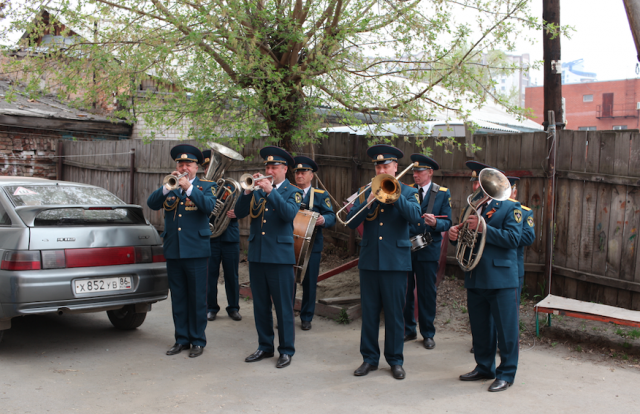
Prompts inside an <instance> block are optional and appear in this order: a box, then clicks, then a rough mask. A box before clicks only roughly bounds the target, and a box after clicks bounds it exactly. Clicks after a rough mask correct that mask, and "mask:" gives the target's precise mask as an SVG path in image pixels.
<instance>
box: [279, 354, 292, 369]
mask: <svg viewBox="0 0 640 414" xmlns="http://www.w3.org/2000/svg"><path fill="white" fill-rule="evenodd" d="M291 358H293V356H291V355H287V354H280V358H278V362H277V363H276V368H284V367H288V366H289V365H291Z"/></svg>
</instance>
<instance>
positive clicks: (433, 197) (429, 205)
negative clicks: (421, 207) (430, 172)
mask: <svg viewBox="0 0 640 414" xmlns="http://www.w3.org/2000/svg"><path fill="white" fill-rule="evenodd" d="M438 191H440V186H439V185H438V184H436V183H431V189H430V190H429V192H430V193H431V196H430V197H429V202H428V203H427V214H431V212H432V211H433V205H434V204H435V201H436V195H437V194H438Z"/></svg>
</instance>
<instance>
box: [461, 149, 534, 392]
mask: <svg viewBox="0 0 640 414" xmlns="http://www.w3.org/2000/svg"><path fill="white" fill-rule="evenodd" d="M467 166H468V167H469V168H470V169H472V170H473V176H472V180H474V178H475V180H478V179H479V178H482V174H484V173H481V171H482V170H483V169H485V168H489V167H488V166H487V165H485V164H482V163H479V162H476V161H468V162H467ZM489 172H490V173H491V174H493V176H494V177H499V179H500V183H499V186H498V185H495V184H496V183H490V184H492V185H490V186H487V184H488V183H484V184H483V182H482V180H481V179H480V181H479V185H477V187H482V189H484V190H483V191H485V192H486V190H487V188H489V187H491V188H497V187H500V188H501V191H502V192H503V193H504V192H505V191H506V193H505V194H506V196H504V198H503V199H504V200H505V201H497V200H494V199H489V201H488V202H487V203H486V204H483V205H479V206H477V207H476V214H477V215H476V214H470V215H469V216H468V219H467V220H466V222H467V223H468V231H471V232H473V231H475V230H476V229H478V232H479V233H478V238H480V237H484V239H485V245H484V251H483V252H482V253H481V256H480V257H477V256H476V258H475V259H474V260H477V264H474V265H473V266H474V267H473V268H472V270H470V271H465V277H464V285H465V288H466V289H467V308H468V310H469V321H470V323H471V334H472V335H473V348H474V357H475V360H476V367H475V368H474V369H473V370H472V371H471V372H469V373H467V374H464V375H460V380H461V381H477V380H483V379H494V378H495V381H494V382H493V383H492V384H491V385H490V386H489V391H491V392H497V391H504V390H506V389H507V388H509V387H510V386H511V385H512V384H513V381H514V378H515V375H516V370H517V368H518V335H519V331H518V307H519V301H518V253H517V249H518V244H519V243H520V237H521V235H522V209H521V206H520V203H518V202H517V201H516V200H512V199H507V197H509V195H510V194H511V191H510V190H511V188H510V185H509V181H508V180H507V178H506V177H505V176H504V175H502V174H501V173H500V172H499V171H497V170H493V169H491V170H489ZM505 182H506V185H505ZM474 187H476V185H474ZM502 187H504V188H502ZM474 199H475V197H474ZM471 201H474V200H471ZM469 208H472V207H471V206H467V209H469ZM465 211H466V210H465ZM465 215H466V214H465V213H463V216H462V217H465ZM478 216H481V217H482V218H483V219H484V220H485V223H486V230H485V231H484V234H482V233H481V232H482V228H480V227H479V226H478V223H479V220H478ZM463 225H464V223H460V224H458V225H457V226H453V227H451V229H449V240H451V242H452V243H454V244H458V243H464V240H465V238H462V236H460V234H459V232H460V228H461V227H462V226H463ZM459 236H460V237H461V240H458V239H459ZM470 248H471V249H472V251H473V252H476V251H478V246H477V244H476V245H475V246H470ZM458 260H459V261H460V258H459V257H458ZM461 266H462V265H461ZM496 334H497V337H496ZM498 341H499V342H500V359H501V362H500V365H499V366H498V367H497V368H496V362H495V361H496V343H497V342H498Z"/></svg>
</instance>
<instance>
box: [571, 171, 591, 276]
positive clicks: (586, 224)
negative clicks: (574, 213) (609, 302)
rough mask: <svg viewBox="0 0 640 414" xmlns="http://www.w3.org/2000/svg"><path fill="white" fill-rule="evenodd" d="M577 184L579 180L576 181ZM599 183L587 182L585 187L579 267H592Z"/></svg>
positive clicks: (587, 268)
mask: <svg viewBox="0 0 640 414" xmlns="http://www.w3.org/2000/svg"><path fill="white" fill-rule="evenodd" d="M572 184H574V185H576V184H579V182H576V181H574V182H573V183H572ZM596 186H597V184H595V183H590V182H586V183H584V187H583V202H582V224H581V225H580V255H579V259H578V269H579V270H583V271H588V270H590V269H591V259H592V255H593V250H594V239H595V238H594V226H595V216H596V202H597V188H596Z"/></svg>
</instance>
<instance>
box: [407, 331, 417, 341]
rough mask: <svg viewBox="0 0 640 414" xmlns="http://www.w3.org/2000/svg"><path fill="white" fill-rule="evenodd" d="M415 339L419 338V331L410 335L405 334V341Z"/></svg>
mask: <svg viewBox="0 0 640 414" xmlns="http://www.w3.org/2000/svg"><path fill="white" fill-rule="evenodd" d="M414 339H418V334H417V333H412V334H409V335H405V336H404V341H405V342H407V341H413V340H414Z"/></svg>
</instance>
